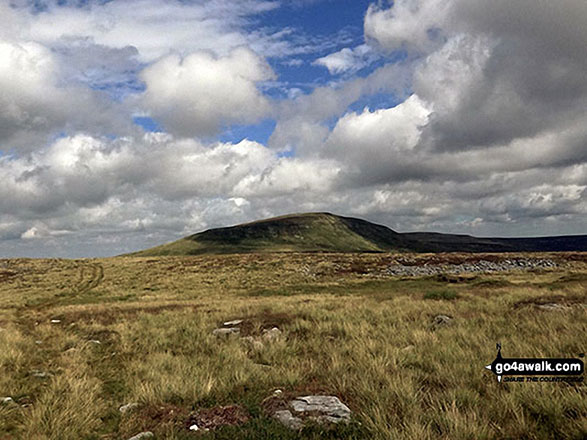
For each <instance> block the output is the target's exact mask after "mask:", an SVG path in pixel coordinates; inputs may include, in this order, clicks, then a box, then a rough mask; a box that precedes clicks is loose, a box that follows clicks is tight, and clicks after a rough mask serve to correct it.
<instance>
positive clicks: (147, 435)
mask: <svg viewBox="0 0 587 440" xmlns="http://www.w3.org/2000/svg"><path fill="white" fill-rule="evenodd" d="M153 437H155V435H154V434H153V433H152V432H151V431H145V432H141V433H140V434H137V435H135V436H133V437H131V438H129V439H128V440H143V439H145V438H153Z"/></svg>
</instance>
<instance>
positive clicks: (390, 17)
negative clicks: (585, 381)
mask: <svg viewBox="0 0 587 440" xmlns="http://www.w3.org/2000/svg"><path fill="white" fill-rule="evenodd" d="M0 21H1V25H0V257H70V258H78V257H98V256H110V255H117V254H121V253H125V252H131V251H135V250H139V249H144V248H147V247H151V246H154V245H157V244H161V243H164V242H167V241H171V240H175V239H178V238H180V237H183V236H185V235H188V234H192V233H196V232H199V231H202V230H205V229H208V228H212V227H219V226H227V225H234V224H238V223H242V222H245V221H249V220H255V219H260V218H266V217H271V216H276V215H282V214H288V213H295V212H311V211H327V212H332V213H335V214H340V215H346V216H355V217H360V218H364V219H367V220H370V221H374V222H377V223H381V224H385V225H387V226H389V227H391V228H392V229H394V230H396V231H399V232H408V231H437V232H446V233H462V234H472V235H476V236H543V235H562V234H585V233H587V220H586V219H587V202H586V199H587V190H586V188H587V26H585V23H587V2H585V1H584V0H559V1H557V2H552V1H542V0H516V1H515V2H513V1H511V0H492V1H490V2H488V1H486V0H396V1H393V2H392V1H385V0H380V1H363V0H290V1H286V0H240V1H229V0H166V1H163V0H111V1H107V0H77V1H73V0H36V1H30V0H29V1H27V0H0Z"/></svg>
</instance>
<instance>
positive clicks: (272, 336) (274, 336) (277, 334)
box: [263, 327, 281, 342]
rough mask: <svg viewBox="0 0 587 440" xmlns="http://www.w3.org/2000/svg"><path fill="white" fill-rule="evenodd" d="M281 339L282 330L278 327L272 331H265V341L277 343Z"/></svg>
mask: <svg viewBox="0 0 587 440" xmlns="http://www.w3.org/2000/svg"><path fill="white" fill-rule="evenodd" d="M280 338H281V330H279V329H278V328H277V327H273V328H272V329H271V330H267V329H265V330H263V339H264V340H266V341H269V342H272V341H277V340H278V339H280Z"/></svg>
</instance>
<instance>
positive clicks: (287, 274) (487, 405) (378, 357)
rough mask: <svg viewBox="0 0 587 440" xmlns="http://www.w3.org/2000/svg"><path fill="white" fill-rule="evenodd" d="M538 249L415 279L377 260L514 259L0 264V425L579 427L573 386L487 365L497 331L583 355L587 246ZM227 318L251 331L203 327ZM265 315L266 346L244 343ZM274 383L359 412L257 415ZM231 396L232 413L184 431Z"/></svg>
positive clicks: (242, 433) (223, 434)
mask: <svg viewBox="0 0 587 440" xmlns="http://www.w3.org/2000/svg"><path fill="white" fill-rule="evenodd" d="M544 257H546V258H549V259H553V261H556V262H557V266H556V267H553V268H552V269H549V270H540V271H514V272H510V273H494V274H477V275H468V276H460V277H420V278H418V277H416V278H400V277H395V276H389V275H386V271H385V269H386V268H388V267H389V265H390V264H393V263H394V261H404V262H405V261H406V259H407V258H410V259H411V261H412V263H413V264H415V265H420V266H424V265H430V264H433V263H434V264H436V263H442V262H443V261H446V262H452V263H460V262H462V261H474V260H479V259H483V260H489V259H491V260H495V259H497V258H504V259H512V258H516V256H513V255H503V256H501V255H500V256H496V255H487V256H485V255H475V256H471V255H455V254H450V255H424V254H418V255H406V254H404V255H399V256H394V255H390V254H348V253H347V254H307V253H306V254H299V253H298V254H295V253H294V254H287V255H284V254H267V253H266V254H243V255H217V256H211V255H206V256H193V257H164V258H160V257H149V258H130V257H124V258H111V259H99V260H75V261H74V260H57V259H52V260H25V259H19V260H0V371H2V374H0V439H2V440H8V439H23V440H24V439H27V440H29V439H31V440H80V439H85V440H127V439H129V438H131V437H132V436H134V435H136V434H138V433H140V432H143V431H152V432H153V433H154V435H155V436H154V437H153V440H190V439H191V440H195V439H202V440H212V439H226V440H239V439H242V440H244V439H249V440H253V439H283V440H302V439H315V440H318V439H332V440H333V439H346V440H350V439H355V440H359V439H373V440H379V439H381V440H383V439H386V440H387V439H395V440H413V439H419V440H420V439H421V440H432V439H446V440H448V439H534V440H542V439H544V440H547V439H577V440H579V439H583V438H585V433H586V432H587V424H586V421H587V399H585V391H584V386H583V385H582V384H565V383H548V382H540V383H505V382H502V383H498V382H497V380H496V378H495V376H494V375H493V374H492V373H491V372H489V371H487V370H485V368H484V366H485V365H487V364H488V363H489V362H491V361H492V360H493V359H494V358H495V355H496V350H495V343H496V342H501V344H502V347H503V353H504V356H509V357H537V356H545V357H575V356H577V354H579V353H584V352H585V351H586V348H587V346H586V340H585V334H586V332H587V320H586V319H585V303H586V301H587V297H586V294H585V292H586V291H587V265H586V261H587V256H586V254H582V255H581V254H574V255H567V256H563V255H560V254H557V255H554V254H552V255H546V256H544ZM549 303H556V304H558V305H559V309H554V310H551V309H549V308H548V307H547V308H544V307H541V305H544V304H549ZM438 314H444V315H447V316H449V317H451V318H452V320H451V321H450V323H449V324H448V325H445V326H441V327H437V326H435V325H434V317H435V316H437V315H438ZM233 319H242V320H243V323H242V325H241V328H242V333H241V335H240V336H242V337H243V338H241V337H231V338H219V337H217V336H215V335H214V334H213V330H214V329H215V328H217V327H219V326H222V325H223V324H222V323H223V322H225V321H227V320H233ZM273 326H277V327H278V328H279V329H280V330H281V331H282V337H281V338H280V339H279V340H276V341H274V342H273V343H266V344H260V345H259V344H257V345H254V344H253V345H252V344H250V342H249V341H248V340H247V339H246V338H247V337H252V338H258V337H260V335H261V334H262V331H263V329H267V328H272V327H273ZM276 389H279V390H282V395H283V396H288V397H289V396H294V397H295V396H305V395H308V394H328V395H336V396H338V397H339V398H340V399H341V400H342V401H343V402H345V403H346V404H347V405H348V406H349V407H350V409H351V410H352V412H353V420H354V422H353V423H352V424H351V425H349V426H348V427H344V426H340V427H338V428H336V429H333V430H332V431H329V430H327V429H324V428H320V427H308V428H305V429H304V430H303V431H302V432H297V431H291V430H289V429H287V428H285V427H283V426H281V425H280V424H279V423H278V422H277V421H276V420H274V419H273V418H271V417H270V416H268V414H267V413H266V412H265V409H264V408H265V406H264V402H266V398H267V397H269V396H272V395H273V393H274V390H276ZM5 397H10V398H11V399H12V400H11V401H6V402H4V401H3V400H2V398H5ZM128 403H136V404H137V405H136V407H135V408H134V409H133V410H132V411H129V412H127V413H124V414H123V413H121V411H120V410H119V407H120V406H121V405H125V404H128ZM229 405H234V406H238V407H239V408H240V409H241V411H242V412H243V413H245V414H246V415H247V417H248V418H247V419H246V420H244V421H243V423H242V424H240V425H239V426H218V427H217V429H214V430H211V431H209V432H198V433H194V432H192V431H189V430H188V426H189V420H193V414H201V413H202V412H203V413H206V412H208V413H209V412H212V411H217V410H218V409H219V408H225V407H227V406H229Z"/></svg>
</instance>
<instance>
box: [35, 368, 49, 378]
mask: <svg viewBox="0 0 587 440" xmlns="http://www.w3.org/2000/svg"><path fill="white" fill-rule="evenodd" d="M31 376H33V377H39V378H41V379H44V378H47V377H49V376H51V373H47V372H45V371H39V370H33V371H31Z"/></svg>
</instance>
